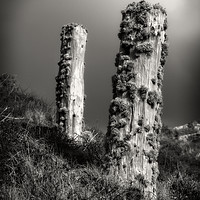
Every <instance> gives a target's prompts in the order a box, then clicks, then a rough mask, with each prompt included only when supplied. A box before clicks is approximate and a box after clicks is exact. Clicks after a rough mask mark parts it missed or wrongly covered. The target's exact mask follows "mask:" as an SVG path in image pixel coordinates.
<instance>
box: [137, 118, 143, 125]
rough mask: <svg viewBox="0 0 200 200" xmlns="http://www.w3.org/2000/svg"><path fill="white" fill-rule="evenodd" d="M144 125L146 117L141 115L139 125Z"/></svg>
mask: <svg viewBox="0 0 200 200" xmlns="http://www.w3.org/2000/svg"><path fill="white" fill-rule="evenodd" d="M143 125H144V117H143V116H141V117H140V118H139V120H138V126H143Z"/></svg>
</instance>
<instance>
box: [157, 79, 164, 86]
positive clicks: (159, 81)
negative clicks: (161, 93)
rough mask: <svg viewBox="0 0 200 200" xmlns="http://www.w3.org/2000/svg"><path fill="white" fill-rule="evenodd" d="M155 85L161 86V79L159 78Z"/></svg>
mask: <svg viewBox="0 0 200 200" xmlns="http://www.w3.org/2000/svg"><path fill="white" fill-rule="evenodd" d="M157 85H158V87H159V88H161V87H162V86H163V84H162V80H160V79H159V80H158V81H157Z"/></svg>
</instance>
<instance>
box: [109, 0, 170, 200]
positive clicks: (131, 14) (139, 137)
mask: <svg viewBox="0 0 200 200" xmlns="http://www.w3.org/2000/svg"><path fill="white" fill-rule="evenodd" d="M166 16H167V14H166V11H165V9H163V8H162V7H161V6H160V5H159V4H155V5H151V4H149V3H146V2H145V1H140V2H139V3H132V4H129V5H128V6H127V8H126V9H125V10H123V11H122V22H121V25H120V33H119V34H118V36H119V39H120V49H119V53H118V54H117V56H116V60H115V66H116V67H117V72H116V74H115V75H114V76H113V78H112V82H113V100H112V101H111V105H110V109H109V124H108V130H107V134H106V151H107V160H108V163H107V169H108V172H109V173H110V174H113V175H115V176H117V177H118V178H119V179H120V180H121V181H122V182H128V183H130V182H131V183H133V184H134V185H137V186H138V187H139V188H140V189H141V190H142V191H143V192H144V196H145V199H148V200H149V199H156V198H157V197H156V180H157V176H158V164H157V156H158V150H159V133H160V129H161V126H162V123H161V110H162V106H163V102H162V92H161V89H162V82H163V71H164V65H165V62H166V56H167V54H168V51H167V49H168V45H167V35H166V29H167V19H166Z"/></svg>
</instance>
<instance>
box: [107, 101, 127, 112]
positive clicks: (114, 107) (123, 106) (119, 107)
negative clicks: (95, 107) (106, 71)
mask: <svg viewBox="0 0 200 200" xmlns="http://www.w3.org/2000/svg"><path fill="white" fill-rule="evenodd" d="M128 109H129V104H128V103H127V102H126V101H125V100H124V99H121V98H119V97H116V98H115V99H113V100H112V101H111V106H110V114H112V113H113V114H116V113H122V112H124V111H126V110H128Z"/></svg>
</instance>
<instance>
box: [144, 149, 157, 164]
mask: <svg viewBox="0 0 200 200" xmlns="http://www.w3.org/2000/svg"><path fill="white" fill-rule="evenodd" d="M144 155H145V156H146V157H147V158H148V162H149V163H153V162H156V161H157V152H156V150H150V151H149V152H147V151H144Z"/></svg>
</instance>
